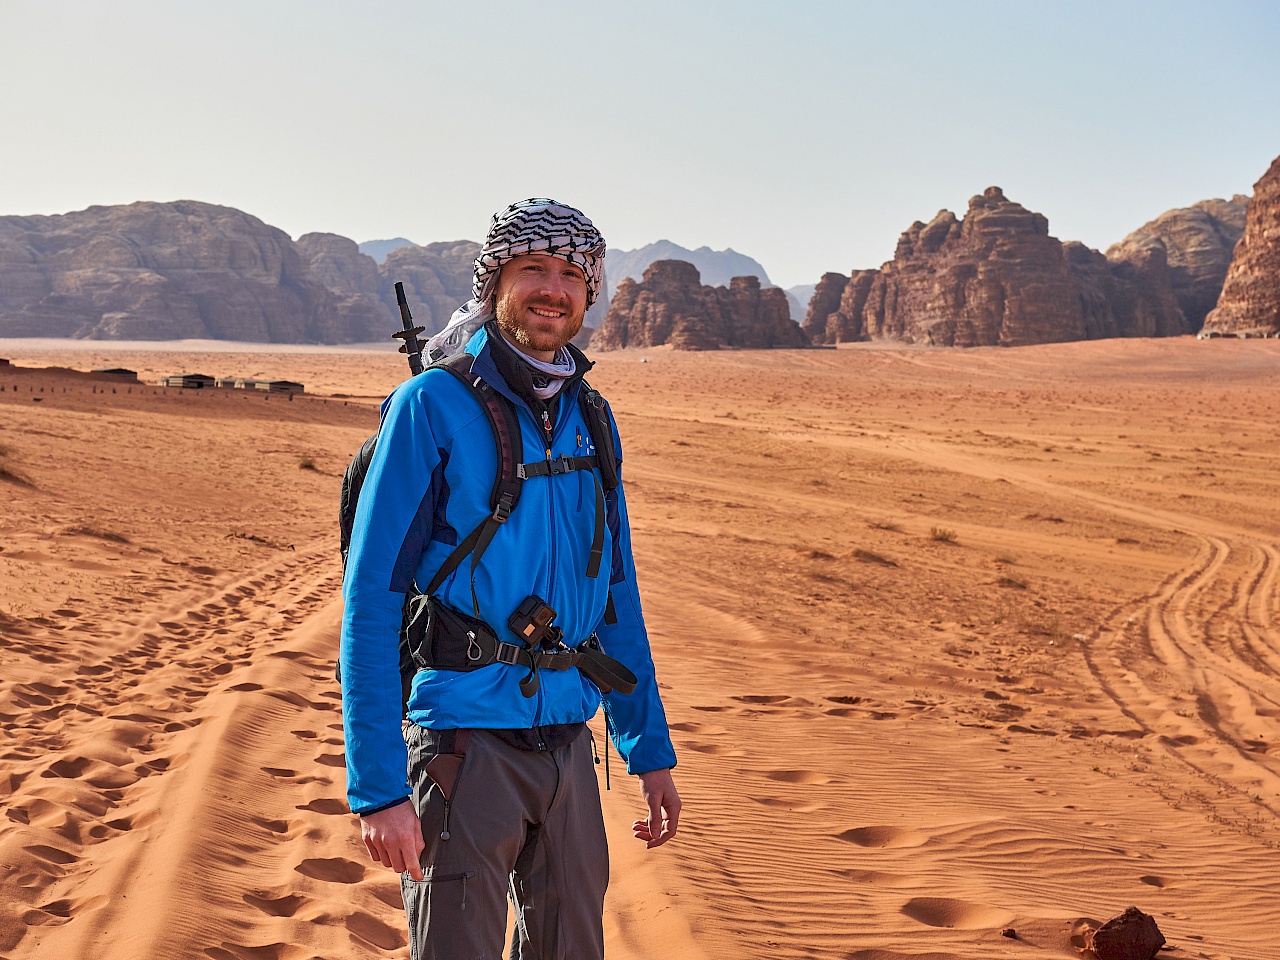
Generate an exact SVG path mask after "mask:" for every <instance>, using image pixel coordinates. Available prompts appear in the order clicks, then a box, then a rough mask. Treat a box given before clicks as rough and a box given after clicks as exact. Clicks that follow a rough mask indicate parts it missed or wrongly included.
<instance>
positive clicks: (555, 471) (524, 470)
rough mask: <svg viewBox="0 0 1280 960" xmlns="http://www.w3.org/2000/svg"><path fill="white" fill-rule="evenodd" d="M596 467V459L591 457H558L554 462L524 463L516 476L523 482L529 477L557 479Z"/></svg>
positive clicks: (519, 467) (536, 461) (517, 470)
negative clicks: (556, 477) (560, 476)
mask: <svg viewBox="0 0 1280 960" xmlns="http://www.w3.org/2000/svg"><path fill="white" fill-rule="evenodd" d="M595 466H596V458H595V457H594V456H590V457H556V458H555V459H554V460H535V461H534V462H533V463H522V464H520V465H519V466H517V467H516V476H517V477H519V478H520V479H522V480H525V479H527V478H529V477H555V476H559V475H560V474H562V473H573V471H575V470H591V469H593V468H594V467H595Z"/></svg>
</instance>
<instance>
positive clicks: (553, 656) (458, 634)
mask: <svg viewBox="0 0 1280 960" xmlns="http://www.w3.org/2000/svg"><path fill="white" fill-rule="evenodd" d="M405 606H406V611H405V622H404V627H403V631H404V640H405V641H406V645H407V647H408V651H409V654H410V656H411V657H412V658H413V661H414V664H415V665H416V666H417V668H418V669H419V670H458V671H461V672H464V673H467V672H470V671H472V670H479V669H481V668H482V667H487V666H490V665H491V664H495V663H505V664H508V665H510V666H521V667H524V668H525V669H526V670H527V671H528V673H527V674H526V676H525V678H524V679H523V680H521V681H520V692H521V693H522V694H524V696H526V697H532V696H533V695H534V694H536V693H537V692H538V687H539V685H540V684H539V680H538V671H540V670H568V669H570V668H571V667H576V668H577V669H578V670H579V672H581V673H582V675H583V676H585V677H586V678H587V679H588V680H590V681H591V682H592V683H594V684H595V685H596V686H597V687H599V688H600V692H601V693H613V692H614V691H617V692H618V693H623V694H627V693H631V692H632V691H633V690H635V688H636V683H637V680H636V675H635V674H634V673H632V672H631V671H630V670H629V669H627V667H626V666H625V665H624V664H622V663H621V662H619V661H618V660H615V659H614V658H613V657H610V656H608V655H606V654H605V652H604V651H603V650H602V649H601V648H600V640H599V638H598V637H597V636H596V635H595V634H594V633H593V634H592V635H591V636H590V637H588V638H587V639H586V640H584V641H583V642H582V643H581V644H579V645H578V646H576V647H569V646H566V645H565V643H564V642H563V641H562V640H560V639H559V638H558V637H557V638H556V639H555V640H554V642H552V643H548V642H545V641H544V642H543V643H541V644H536V645H533V646H527V645H526V646H521V645H519V644H515V643H507V642H506V641H504V640H499V639H498V636H497V634H495V633H494V631H493V628H492V627H490V626H489V624H487V623H486V622H485V621H483V620H481V619H479V618H477V617H471V616H468V615H467V614H465V613H461V612H459V611H457V610H454V609H452V608H450V607H447V606H445V605H444V604H443V603H441V602H440V601H439V600H437V599H436V598H435V597H433V596H431V595H429V594H417V595H413V594H411V595H410V596H409V598H408V599H407V601H406V603H405ZM557 633H558V631H557Z"/></svg>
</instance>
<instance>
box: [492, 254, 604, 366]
mask: <svg viewBox="0 0 1280 960" xmlns="http://www.w3.org/2000/svg"><path fill="white" fill-rule="evenodd" d="M494 312H495V313H496V314H497V317H498V326H500V327H501V328H502V329H503V331H504V332H505V333H506V334H507V336H509V337H510V338H511V339H512V340H514V341H515V343H516V345H517V346H519V347H520V348H521V349H523V350H524V351H525V352H526V353H528V354H530V355H531V356H538V355H539V354H544V356H542V357H541V359H544V360H550V359H551V356H550V355H553V354H555V352H556V351H557V350H559V349H560V348H561V347H563V346H564V345H565V344H566V343H568V342H569V341H570V340H572V339H573V337H574V335H575V334H576V333H577V332H578V331H579V330H581V329H582V318H583V317H584V316H586V313H587V277H586V274H584V273H583V272H582V269H581V268H580V267H576V266H574V265H573V264H572V263H569V261H567V260H562V259H560V258H559V257H553V256H550V255H549V254H545V253H530V254H526V255H525V256H523V257H516V258H515V259H514V260H510V261H508V262H507V263H504V264H503V265H502V272H501V273H499V274H498V288H497V293H496V295H495V298H494Z"/></svg>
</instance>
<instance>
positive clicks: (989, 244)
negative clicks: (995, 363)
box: [803, 187, 1188, 346]
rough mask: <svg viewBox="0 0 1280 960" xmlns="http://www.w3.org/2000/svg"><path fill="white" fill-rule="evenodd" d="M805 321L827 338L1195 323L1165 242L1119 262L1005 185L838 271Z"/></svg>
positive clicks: (1068, 334) (1012, 338)
mask: <svg viewBox="0 0 1280 960" xmlns="http://www.w3.org/2000/svg"><path fill="white" fill-rule="evenodd" d="M1158 243H1159V241H1157V244H1158ZM1077 248H1078V249H1077ZM841 281H843V282H841ZM837 291H838V297H839V301H838V302H839V305H838V306H837V307H836V309H835V310H831V309H830V306H831V304H832V303H834V302H836V298H837ZM803 330H804V332H805V333H806V334H807V335H808V336H809V337H810V338H812V339H813V340H814V341H815V342H817V343H839V342H844V341H851V340H881V339H888V340H902V341H906V342H909V343H927V344H935V345H939V346H1015V345H1019V344H1031V343H1054V342H1059V341H1066V340H1082V339H1087V338H1095V337H1115V336H1164V335H1168V334H1172V333H1186V332H1188V328H1187V324H1186V319H1185V317H1184V316H1183V314H1182V312H1181V310H1180V309H1178V306H1177V303H1176V301H1175V300H1174V298H1173V291H1172V287H1171V285H1170V277H1169V271H1168V268H1167V263H1166V262H1165V260H1164V251H1163V247H1162V245H1161V246H1160V249H1158V250H1157V249H1154V245H1153V246H1152V247H1151V248H1147V247H1144V248H1143V249H1142V250H1140V251H1128V250H1126V251H1124V252H1123V253H1122V254H1121V255H1119V256H1118V258H1117V259H1116V260H1115V261H1110V260H1107V259H1106V258H1104V257H1102V255H1101V254H1098V253H1096V252H1095V251H1091V250H1089V249H1088V248H1086V247H1082V246H1080V245H1078V244H1077V245H1074V246H1073V245H1070V244H1069V245H1066V246H1065V247H1064V245H1063V244H1062V243H1060V242H1059V241H1058V240H1057V239H1056V238H1054V237H1051V236H1050V235H1049V221H1048V220H1047V219H1045V217H1044V216H1043V215H1042V214H1039V213H1034V212H1032V211H1030V210H1027V209H1026V208H1025V207H1023V206H1022V205H1021V204H1018V203H1014V202H1012V201H1010V200H1008V199H1006V198H1005V196H1004V193H1003V192H1002V191H1001V190H1000V188H999V187H989V188H988V189H987V190H986V191H985V192H984V193H982V194H981V195H980V196H976V197H974V198H972V199H971V200H970V201H969V208H968V211H967V212H966V214H965V216H964V218H963V219H959V218H957V217H956V215H955V214H954V213H952V212H951V211H949V210H941V211H939V212H938V215H937V216H936V217H934V218H933V220H931V221H930V222H929V223H927V224H926V223H920V222H919V221H917V222H916V223H914V224H912V225H911V227H910V228H908V229H907V231H906V232H905V233H904V234H902V236H901V237H900V238H899V240H898V247H897V250H896V252H895V254H894V258H893V259H892V260H891V261H889V262H888V263H886V264H884V265H883V266H882V267H881V268H880V269H879V270H855V271H853V273H852V274H851V275H850V276H849V277H848V278H842V277H840V275H839V274H827V276H826V277H824V278H823V282H822V283H821V284H819V289H818V290H817V291H815V294H814V297H813V300H812V301H810V305H809V311H808V313H807V315H806V317H805V322H804V324H803Z"/></svg>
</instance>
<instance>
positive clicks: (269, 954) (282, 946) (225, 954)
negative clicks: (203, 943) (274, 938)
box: [204, 940, 315, 960]
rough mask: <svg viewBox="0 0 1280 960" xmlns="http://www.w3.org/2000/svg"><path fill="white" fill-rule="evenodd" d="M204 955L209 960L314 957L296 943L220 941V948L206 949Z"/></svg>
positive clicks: (269, 959) (276, 959) (307, 959)
mask: <svg viewBox="0 0 1280 960" xmlns="http://www.w3.org/2000/svg"><path fill="white" fill-rule="evenodd" d="M204 955H205V956H206V957H208V958H209V960H312V958H313V957H314V956H315V954H314V953H312V952H311V951H310V950H308V949H307V948H306V947H303V946H299V945H298V944H296V943H279V942H276V943H264V944H262V945H261V946H245V945H243V944H239V943H229V942H228V941H226V940H224V941H222V946H220V947H206V948H205V950H204Z"/></svg>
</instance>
